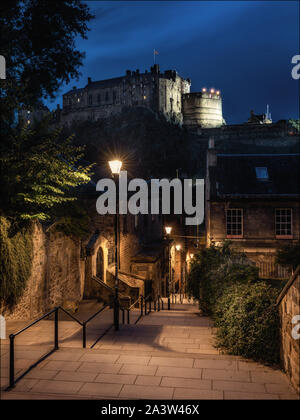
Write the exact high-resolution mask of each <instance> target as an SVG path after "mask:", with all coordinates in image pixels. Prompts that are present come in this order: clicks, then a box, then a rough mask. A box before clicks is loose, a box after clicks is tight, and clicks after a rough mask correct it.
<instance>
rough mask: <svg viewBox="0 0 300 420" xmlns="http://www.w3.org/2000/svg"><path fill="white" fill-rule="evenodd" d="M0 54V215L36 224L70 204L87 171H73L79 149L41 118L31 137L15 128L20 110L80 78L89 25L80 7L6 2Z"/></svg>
mask: <svg viewBox="0 0 300 420" xmlns="http://www.w3.org/2000/svg"><path fill="white" fill-rule="evenodd" d="M0 8H1V9H0V10H1V14H0V31H1V32H0V33H1V41H2V42H1V46H2V50H1V54H2V55H3V56H4V57H5V58H6V66H7V68H6V80H1V82H0V111H1V117H0V123H1V137H2V138H1V142H0V155H1V158H0V176H1V186H0V210H1V213H2V214H4V215H6V216H9V217H10V218H16V219H18V220H20V219H22V220H24V219H32V218H39V219H42V220H45V219H49V218H52V217H54V216H55V215H57V214H58V213H59V212H60V210H61V209H62V208H63V206H64V204H65V203H66V202H70V201H73V200H75V199H76V187H78V186H79V185H81V184H83V183H87V182H88V181H89V179H90V178H89V174H90V166H87V167H86V168H84V167H82V166H78V162H79V159H80V158H81V156H82V151H83V148H82V147H75V146H74V145H72V139H71V137H70V136H69V137H68V138H67V139H63V138H62V136H61V135H60V133H59V131H58V130H55V129H54V128H53V127H52V128H51V126H50V125H49V122H50V119H49V118H46V119H44V120H43V121H42V122H41V123H39V124H36V125H35V126H34V130H31V129H28V128H25V127H22V126H21V125H20V124H19V125H17V124H16V121H15V119H16V112H17V111H18V110H19V109H20V108H21V107H26V108H27V107H29V108H30V107H33V108H34V107H35V105H37V104H38V103H40V101H41V100H42V99H43V98H46V97H50V98H51V97H54V95H55V92H56V91H57V90H58V88H59V87H60V86H61V85H62V84H63V83H65V82H69V81H70V80H71V79H72V78H76V77H78V76H79V67H80V66H81V64H82V59H83V57H84V53H83V52H80V51H79V50H78V49H76V46H75V39H76V37H77V36H81V37H82V38H86V33H87V31H88V27H87V23H88V22H89V21H90V19H91V18H92V17H93V16H92V15H91V14H90V12H89V8H88V6H87V5H86V4H84V3H83V2H81V1H80V0H63V1H61V0H60V1H58V0H55V1H51V2H49V1H47V0H24V1H20V0H13V1H11V2H2V3H1V6H0Z"/></svg>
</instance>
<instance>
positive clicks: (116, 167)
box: [108, 160, 122, 331]
mask: <svg viewBox="0 0 300 420" xmlns="http://www.w3.org/2000/svg"><path fill="white" fill-rule="evenodd" d="M108 164H109V167H110V170H111V173H112V176H113V178H114V179H115V181H116V184H117V185H116V213H115V297H114V326H115V330H116V331H118V329H119V273H118V271H119V255H118V236H119V187H118V181H119V175H120V171H121V167H122V162H121V161H120V160H110V161H109V162H108Z"/></svg>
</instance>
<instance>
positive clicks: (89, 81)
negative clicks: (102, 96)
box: [88, 77, 92, 85]
mask: <svg viewBox="0 0 300 420" xmlns="http://www.w3.org/2000/svg"><path fill="white" fill-rule="evenodd" d="M90 83H92V78H91V77H88V85H89V84H90Z"/></svg>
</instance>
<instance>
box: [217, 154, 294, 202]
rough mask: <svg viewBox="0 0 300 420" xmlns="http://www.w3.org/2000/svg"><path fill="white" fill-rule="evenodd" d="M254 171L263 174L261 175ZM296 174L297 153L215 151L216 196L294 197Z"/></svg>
mask: <svg viewBox="0 0 300 420" xmlns="http://www.w3.org/2000/svg"><path fill="white" fill-rule="evenodd" d="M256 168H259V169H258V170H256ZM264 168H266V170H265V169H264ZM266 173H267V178H264V175H266ZM257 174H263V175H262V176H263V177H262V179H259V178H258V177H257ZM299 175H300V154H299V153H297V154H292V153H290V154H217V168H216V172H215V179H216V189H217V191H216V192H217V195H218V196H219V197H222V196H231V197H232V196H234V197H245V196H252V197H253V196H257V197H262V196H263V197H280V196H284V197H288V196H290V197H297V196H299V195H300V181H299V179H300V177H299Z"/></svg>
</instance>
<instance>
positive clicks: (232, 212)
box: [226, 209, 243, 238]
mask: <svg viewBox="0 0 300 420" xmlns="http://www.w3.org/2000/svg"><path fill="white" fill-rule="evenodd" d="M226 233H227V237H228V238H234V237H237V238H242V236H243V210H242V209H228V210H226Z"/></svg>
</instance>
